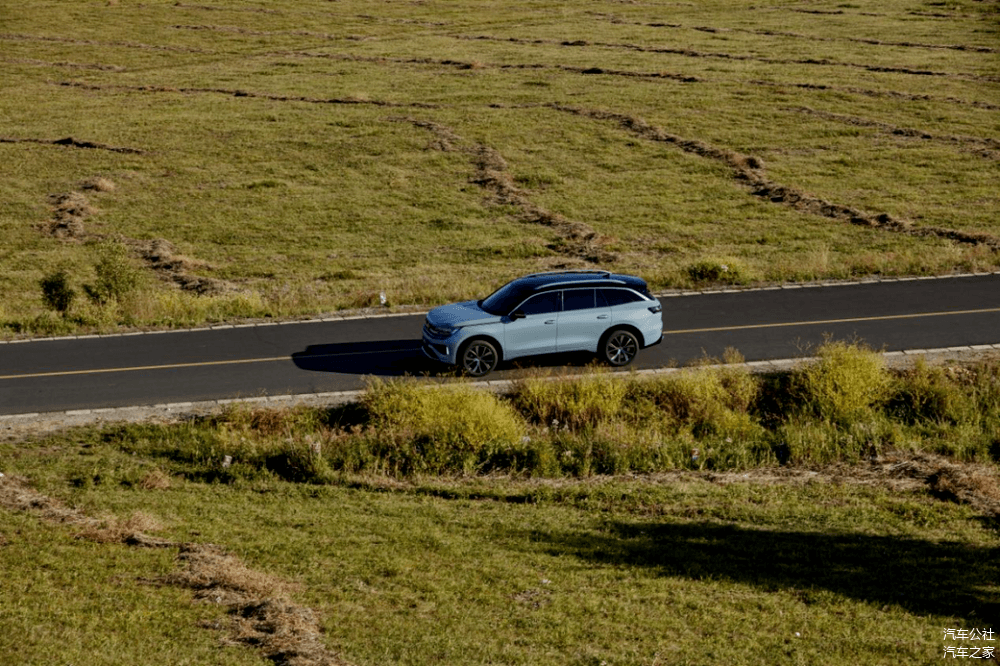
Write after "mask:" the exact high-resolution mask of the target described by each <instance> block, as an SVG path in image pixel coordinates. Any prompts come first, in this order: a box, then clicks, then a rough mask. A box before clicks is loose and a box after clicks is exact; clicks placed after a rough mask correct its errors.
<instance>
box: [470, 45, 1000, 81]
mask: <svg viewBox="0 0 1000 666" xmlns="http://www.w3.org/2000/svg"><path fill="white" fill-rule="evenodd" d="M452 37H453V38H454V39H464V40H485V41H494V42H508V43H511V44H526V45H549V46H567V47H590V46H594V47H598V48H605V49H615V50H624V51H635V52H638V53H664V54H670V55H679V56H683V57H687V58H715V59H720V60H735V61H742V62H763V63H767V64H772V65H823V66H827V67H849V68H852V69H861V70H865V71H868V72H881V73H892V74H912V75H914V76H940V77H949V78H960V79H966V80H972V81H994V82H995V81H1000V77H996V76H985V75H981V74H966V73H956V72H942V71H935V70H929V69H913V68H910V67H889V66H881V65H865V64H861V63H853V62H841V61H837V60H830V59H828V58H768V57H764V56H753V55H743V54H737V53H725V52H723V51H697V50H694V49H685V48H675V47H666V46H646V45H643V44H630V43H625V42H590V41H587V40H584V39H577V40H562V41H560V40H556V39H524V38H520V37H495V36H493V35H452Z"/></svg>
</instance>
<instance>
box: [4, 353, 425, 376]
mask: <svg viewBox="0 0 1000 666" xmlns="http://www.w3.org/2000/svg"><path fill="white" fill-rule="evenodd" d="M412 349H419V347H413V348H412ZM387 351H411V349H395V350H393V349H388V350H387V349H379V350H377V351H364V352H341V353H339V354H309V355H308V356H302V357H301V358H329V357H332V356H357V355H359V354H383V353H385V352H387ZM291 360H292V357H291V355H285V356H270V357H262V358H240V359H235V360H232V361H195V362H191V363H168V364H164V365H133V366H129V367H126V368H98V369H96V370H57V371H55V372H35V373H30V374H23V375H0V379H35V378H38V377H67V376H70V375H99V374H104V373H109V372H138V371H142V370H173V369H176V368H200V367H207V366H211V365H240V364H245V363H274V362H275V361H291Z"/></svg>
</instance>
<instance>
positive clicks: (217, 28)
mask: <svg viewBox="0 0 1000 666" xmlns="http://www.w3.org/2000/svg"><path fill="white" fill-rule="evenodd" d="M170 27H171V28H173V29H174V30H209V31H212V32H231V33H235V34H238V35H253V36H255V37H273V36H275V35H293V36H295V37H317V38H319V39H349V40H353V41H358V40H360V39H361V38H359V37H357V36H354V35H347V36H344V35H331V34H330V33H328V32H310V31H308V30H250V29H248V28H238V27H235V26H229V25H172V26H170Z"/></svg>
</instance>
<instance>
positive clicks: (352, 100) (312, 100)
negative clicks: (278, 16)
mask: <svg viewBox="0 0 1000 666" xmlns="http://www.w3.org/2000/svg"><path fill="white" fill-rule="evenodd" d="M56 85H60V86H66V87H71V88H82V89H84V90H128V91H133V92H147V93H175V94H185V95H192V94H217V95H229V96H231V97H248V98H256V99H266V100H270V101H272V102H306V103H308V104H371V105H373V106H386V107H401V108H419V109H436V108H438V107H437V105H436V104H425V103H422V102H387V101H384V100H372V99H362V98H360V97H330V98H323V97H305V96H299V95H274V94H271V93H263V92H254V91H251V90H238V89H233V88H173V87H168V86H118V85H108V86H102V85H95V84H89V83H81V82H78V81H61V82H59V83H58V84H56Z"/></svg>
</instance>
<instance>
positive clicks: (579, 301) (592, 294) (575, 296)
mask: <svg viewBox="0 0 1000 666" xmlns="http://www.w3.org/2000/svg"><path fill="white" fill-rule="evenodd" d="M556 326H557V334H556V351H560V352H564V351H597V343H598V342H599V341H600V339H601V336H602V335H603V334H604V331H606V330H607V329H608V327H609V326H611V308H610V307H608V305H607V303H606V302H605V301H604V298H603V297H602V295H601V294H600V293H598V291H597V290H596V289H594V288H590V289H566V290H564V291H563V308H562V312H560V313H559V320H558V322H557V325H556Z"/></svg>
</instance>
